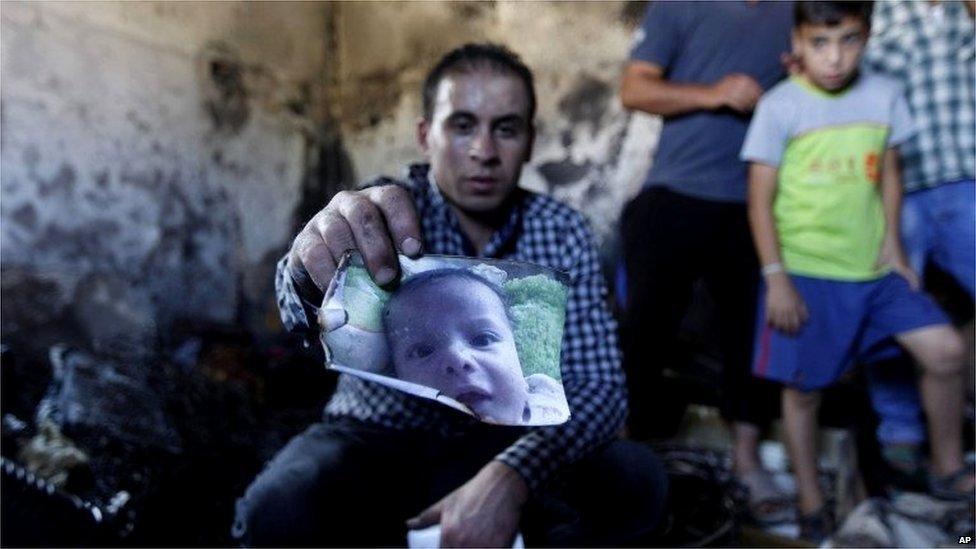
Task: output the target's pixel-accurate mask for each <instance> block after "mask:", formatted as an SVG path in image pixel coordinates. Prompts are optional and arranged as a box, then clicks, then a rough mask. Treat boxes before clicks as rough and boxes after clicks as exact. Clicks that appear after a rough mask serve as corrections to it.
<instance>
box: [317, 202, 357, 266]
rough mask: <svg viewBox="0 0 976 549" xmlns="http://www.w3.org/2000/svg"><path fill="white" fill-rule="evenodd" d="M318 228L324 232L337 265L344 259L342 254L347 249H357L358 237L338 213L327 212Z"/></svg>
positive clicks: (323, 236)
mask: <svg viewBox="0 0 976 549" xmlns="http://www.w3.org/2000/svg"><path fill="white" fill-rule="evenodd" d="M316 228H317V229H318V231H319V232H320V233H321V234H322V238H323V240H325V243H326V245H327V246H328V249H329V254H330V255H331V256H332V261H333V263H335V264H336V266H338V265H339V262H340V261H342V256H344V255H345V254H346V252H347V251H349V250H355V249H356V239H355V237H354V236H353V234H352V229H351V228H350V227H349V224H348V223H346V220H345V219H343V217H342V216H341V215H339V214H338V213H335V212H326V213H325V214H324V215H323V216H322V217H321V219H320V221H319V223H318V225H317V227H316Z"/></svg>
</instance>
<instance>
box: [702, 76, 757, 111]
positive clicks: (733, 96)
mask: <svg viewBox="0 0 976 549" xmlns="http://www.w3.org/2000/svg"><path fill="white" fill-rule="evenodd" d="M712 91H713V94H714V103H715V108H721V107H728V108H730V109H732V110H734V111H736V112H740V113H750V112H752V110H753V109H754V108H755V107H756V103H758V102H759V98H760V97H762V93H763V91H762V86H760V85H759V82H756V80H755V79H754V78H753V77H751V76H749V75H747V74H741V73H732V74H727V75H725V77H723V78H722V79H721V80H719V81H718V82H717V83H716V84H715V85H714V86H713V87H712Z"/></svg>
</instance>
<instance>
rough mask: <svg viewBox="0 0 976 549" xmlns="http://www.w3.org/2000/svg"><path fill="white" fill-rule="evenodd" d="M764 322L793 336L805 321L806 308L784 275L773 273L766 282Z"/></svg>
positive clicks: (788, 278) (806, 316) (787, 277)
mask: <svg viewBox="0 0 976 549" xmlns="http://www.w3.org/2000/svg"><path fill="white" fill-rule="evenodd" d="M766 286H767V288H766V322H767V323H768V324H769V325H770V326H772V327H773V328H776V329H777V330H779V331H781V332H784V333H787V334H790V335H793V334H795V333H797V332H798V331H800V327H801V326H803V323H804V322H806V321H807V318H808V314H807V306H806V304H805V303H803V298H802V297H800V294H799V293H797V291H796V288H794V287H793V283H792V282H791V281H790V277H789V276H788V275H787V274H786V273H775V274H772V275H770V276H769V277H768V278H767V280H766Z"/></svg>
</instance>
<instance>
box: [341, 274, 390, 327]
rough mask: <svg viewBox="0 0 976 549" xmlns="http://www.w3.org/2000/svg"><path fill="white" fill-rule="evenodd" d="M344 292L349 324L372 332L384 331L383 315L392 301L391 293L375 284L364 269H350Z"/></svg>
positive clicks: (343, 296)
mask: <svg viewBox="0 0 976 549" xmlns="http://www.w3.org/2000/svg"><path fill="white" fill-rule="evenodd" d="M342 291H343V294H342V298H343V305H344V306H345V308H346V312H347V313H349V324H352V325H353V326H356V327H357V328H362V329H364V330H369V331H371V332H381V331H383V319H382V318H381V315H382V314H383V307H384V306H385V305H386V302H387V301H389V300H390V292H387V291H386V290H384V289H382V288H380V287H379V286H377V285H376V284H374V283H373V280H372V279H371V278H369V273H368V272H367V271H366V269H364V268H362V267H349V269H348V270H347V271H346V284H345V286H344V287H343V289H342Z"/></svg>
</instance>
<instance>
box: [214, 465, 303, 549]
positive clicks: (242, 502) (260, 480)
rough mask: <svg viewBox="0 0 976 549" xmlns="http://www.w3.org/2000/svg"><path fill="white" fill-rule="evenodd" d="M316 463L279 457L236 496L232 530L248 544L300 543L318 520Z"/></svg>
mask: <svg viewBox="0 0 976 549" xmlns="http://www.w3.org/2000/svg"><path fill="white" fill-rule="evenodd" d="M314 471H315V468H314V467H313V464H312V463H310V462H309V461H307V460H305V461H304V463H303V462H301V461H300V462H298V463H292V462H286V461H283V460H280V459H278V458H276V459H275V460H273V461H272V462H271V463H270V464H269V466H268V468H267V469H265V470H264V471H263V472H262V473H261V474H260V475H258V477H257V478H256V479H255V480H254V481H253V482H252V483H251V485H250V486H248V488H247V491H246V492H245V493H244V495H243V496H241V498H240V499H238V500H237V504H236V516H235V518H234V525H233V528H232V532H231V533H232V534H233V536H234V538H236V539H237V540H239V541H240V542H242V543H243V544H245V545H249V546H262V545H289V544H300V543H301V542H302V540H304V539H307V538H308V535H307V534H308V532H306V530H307V529H308V527H309V526H311V525H312V524H315V523H316V521H315V520H310V519H314V517H312V516H310V515H309V514H310V513H313V509H315V508H316V505H315V502H314V494H315V488H314V487H315V486H317V485H318V482H317V479H316V478H315V474H314Z"/></svg>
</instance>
